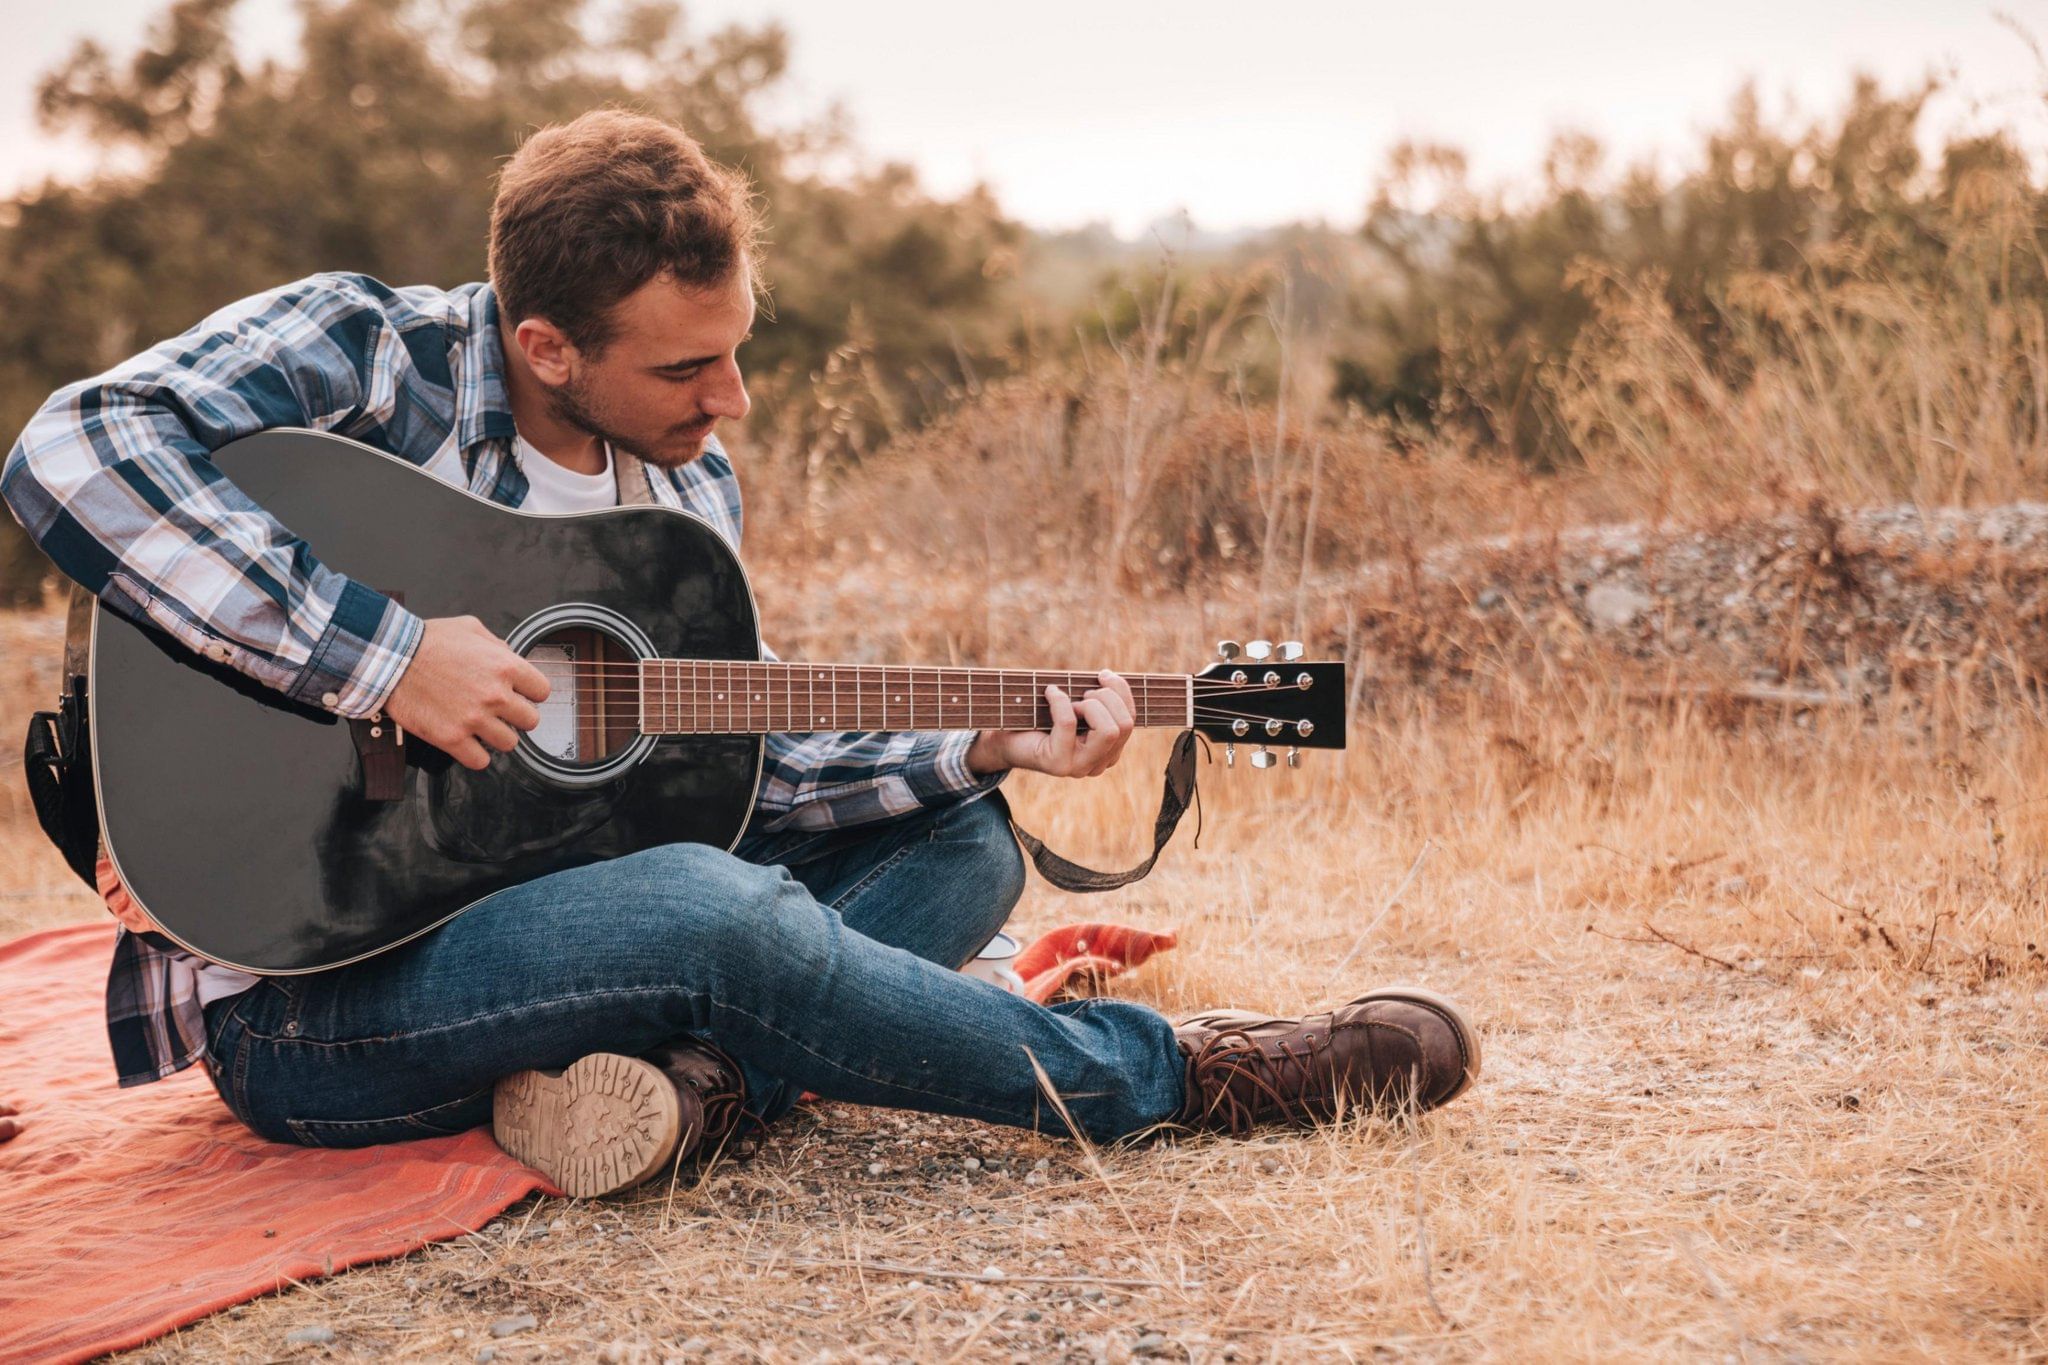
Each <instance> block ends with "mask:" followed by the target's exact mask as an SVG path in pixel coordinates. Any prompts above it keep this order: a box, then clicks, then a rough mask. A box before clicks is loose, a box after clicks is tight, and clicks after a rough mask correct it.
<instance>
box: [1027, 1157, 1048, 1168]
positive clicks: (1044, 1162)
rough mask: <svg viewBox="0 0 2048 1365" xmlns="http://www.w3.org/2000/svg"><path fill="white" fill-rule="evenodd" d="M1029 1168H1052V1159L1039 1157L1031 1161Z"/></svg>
mask: <svg viewBox="0 0 2048 1365" xmlns="http://www.w3.org/2000/svg"><path fill="white" fill-rule="evenodd" d="M1031 1169H1032V1170H1034V1171H1049V1170H1051V1169H1052V1161H1051V1160H1050V1159H1049V1158H1046V1157H1040V1158H1038V1160H1036V1161H1034V1162H1032V1163H1031Z"/></svg>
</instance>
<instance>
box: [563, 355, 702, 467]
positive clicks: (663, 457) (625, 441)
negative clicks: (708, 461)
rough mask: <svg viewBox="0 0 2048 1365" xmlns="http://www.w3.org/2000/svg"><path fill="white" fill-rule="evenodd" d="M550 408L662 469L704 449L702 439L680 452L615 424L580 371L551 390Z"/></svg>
mask: <svg viewBox="0 0 2048 1365" xmlns="http://www.w3.org/2000/svg"><path fill="white" fill-rule="evenodd" d="M547 400H548V410H549V412H551V413H552V414H553V415H554V416H555V418H556V419H557V420H559V421H563V422H567V423H568V424H569V425H570V426H572V427H575V428H576V429H577V430H579V431H582V432H585V433H586V434H588V435H591V436H595V437H596V438H597V439H598V440H600V441H603V442H605V443H606V444H608V445H610V446H611V448H612V449H614V450H623V451H625V452H626V453H627V454H628V455H631V456H633V457H634V458H635V459H639V460H643V461H645V462H646V463H648V464H651V465H654V466H656V467H658V468H662V469H672V468H674V467H675V466H677V465H684V464H688V463H689V462H690V461H692V460H694V459H696V458H697V457H698V456H699V455H701V454H703V453H704V444H703V441H702V440H701V439H700V440H699V441H698V442H697V443H696V445H695V447H694V448H693V449H691V450H690V451H689V453H688V454H684V455H678V454H676V453H675V452H674V451H673V450H667V451H659V450H655V449H654V448H653V447H651V446H649V445H648V444H647V442H646V440H645V438H643V437H639V436H629V435H627V434H626V433H625V432H623V431H621V430H619V428H618V427H617V426H616V425H614V420H615V419H614V418H613V417H612V415H611V414H610V413H609V412H606V411H605V410H604V408H603V406H602V405H600V404H599V403H597V402H595V401H593V399H592V397H591V393H590V387H589V385H588V384H586V383H585V382H584V379H583V376H581V375H577V376H575V377H573V378H571V379H570V380H569V381H568V382H566V383H563V384H558V385H556V386H555V387H553V388H551V389H549V390H548V391H547ZM710 434H711V424H710V423H708V422H707V423H706V424H705V426H704V435H706V436H709V435H710Z"/></svg>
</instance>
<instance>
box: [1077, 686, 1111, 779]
mask: <svg viewBox="0 0 2048 1365" xmlns="http://www.w3.org/2000/svg"><path fill="white" fill-rule="evenodd" d="M1075 709H1076V710H1077V711H1078V712H1080V715H1081V719H1083V720H1085V721H1087V722H1088V734H1087V736H1086V737H1085V738H1084V739H1082V741H1081V744H1080V755H1082V756H1085V761H1084V762H1083V763H1082V764H1081V766H1082V767H1084V768H1093V767H1094V766H1095V765H1096V764H1097V763H1099V762H1101V761H1102V755H1103V751H1104V750H1105V748H1107V749H1109V750H1110V751H1114V750H1115V747H1116V744H1117V742H1118V738H1119V736H1120V734H1121V731H1119V730H1118V728H1117V723H1116V717H1115V716H1113V715H1111V714H1110V710H1109V707H1108V706H1106V705H1104V704H1103V702H1102V701H1101V700H1100V699H1098V698H1096V697H1093V696H1090V697H1087V698H1085V699H1084V700H1083V701H1082V702H1081V704H1080V705H1079V706H1078V707H1076V708H1075Z"/></svg>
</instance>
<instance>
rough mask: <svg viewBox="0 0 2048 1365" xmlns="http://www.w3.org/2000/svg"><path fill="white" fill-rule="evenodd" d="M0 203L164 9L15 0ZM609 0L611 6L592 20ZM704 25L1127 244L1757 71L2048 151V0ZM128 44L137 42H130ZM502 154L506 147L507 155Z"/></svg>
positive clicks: (1220, 224)
mask: <svg viewBox="0 0 2048 1365" xmlns="http://www.w3.org/2000/svg"><path fill="white" fill-rule="evenodd" d="M5 3H6V8H7V9H8V10H9V11H12V12H11V13H10V14H9V15H8V42H7V43H6V44H5V46H4V48H0V192H4V191H7V190H12V189H14V188H16V187H18V186H20V185H21V184H23V183H24V182H28V181H32V180H34V179H36V178H38V177H39V176H40V175H41V174H43V173H45V172H47V171H50V170H52V169H59V168H62V167H64V166H66V165H76V164H78V162H79V157H80V152H79V150H78V149H77V148H75V147H66V146H62V145H57V144H53V143H51V142H50V141H48V140H47V139H45V138H43V137H42V136H41V135H40V134H39V133H38V132H37V131H36V129H35V125H34V119H33V111H32V108H31V102H32V92H33V89H34V81H35V78H36V76H37V74H38V73H39V72H41V71H43V70H44V69H46V68H47V67H49V66H50V65H51V64H52V63H53V62H55V61H56V60H57V59H58V58H59V57H61V56H62V55H63V54H64V53H66V52H67V51H68V50H69V49H70V47H71V45H72V44H73V43H74V42H75V41H76V40H77V39H78V38H79V37H82V36H84V35H86V34H88V33H90V34H93V35H96V36H98V37H99V38H100V40H101V41H102V42H103V43H105V44H106V45H108V46H109V47H110V48H111V49H112V50H113V51H114V52H115V53H116V54H117V55H119V56H125V55H126V54H127V53H128V52H130V51H132V49H133V47H134V44H135V41H136V39H137V38H138V37H139V35H140V32H141V30H142V28H143V26H144V24H145V22H146V21H147V20H148V18H150V17H151V16H153V15H154V14H156V13H157V12H158V11H159V10H160V9H161V8H162V6H163V0H77V3H73V4H68V5H50V4H30V3H28V2H27V0H5ZM604 5H605V0H594V7H595V8H599V9H602V8H603V7H604ZM687 13H688V15H689V17H690V20H691V23H692V24H693V25H694V26H696V27H697V28H698V29H700V30H701V29H703V28H705V27H708V26H715V25H718V24H721V23H725V22H731V21H748V22H751V21H755V20H758V19H761V18H767V17H773V18H778V19H780V20H782V21H783V23H784V24H785V25H786V26H787V27H788V29H789V30H790V32H791V34H792V36H793V39H794V63H793V65H794V72H793V79H792V80H791V81H790V83H789V84H790V87H791V88H790V90H789V91H788V92H787V94H786V96H785V98H784V100H783V101H782V102H781V112H783V113H786V114H791V115H794V114H799V113H811V112H816V111H818V110H821V109H823V108H824V107H826V106H827V105H828V104H829V103H831V102H834V101H837V102H839V103H840V104H842V105H843V106H844V107H845V108H846V110H847V111H848V112H849V113H850V114H851V116H852V120H853V127H854V131H855V134H856V137H857V139H858V140H859V142H860V143H861V144H862V145H863V147H864V148H866V149H867V150H868V151H869V152H870V153H871V154H873V155H874V156H876V157H878V158H879V157H888V158H891V159H895V160H902V161H908V162H910V163H911V164H912V165H914V166H916V167H917V168H918V169H919V171H920V172H921V173H922V175H923V177H924V179H925V181H926V183H927V184H928V185H930V186H931V187H932V188H934V189H935V190H938V191H940V192H946V193H951V192H957V191H960V190H963V189H965V188H967V187H968V186H970V185H972V184H974V183H975V182H977V181H986V182H987V183H989V184H990V185H992V186H993V187H994V188H995V190H996V193H997V194H998V196H999V198H1000V200H1001V202H1002V203H1003V205H1004V206H1005V207H1006V208H1007V209H1008V211H1009V212H1010V213H1012V214H1014V215H1015V216H1017V217H1020V218H1022V219H1024V220H1025V221H1027V222H1030V223H1033V224H1035V225H1038V226H1044V227H1064V226H1075V225H1079V224H1081V223H1085V222H1089V221H1096V220H1106V221H1108V222H1110V223H1112V224H1113V225H1114V226H1115V227H1117V228H1118V229H1119V230H1120V231H1123V232H1125V233H1127V234H1130V233H1136V232H1138V231H1140V230H1142V228H1143V227H1144V226H1145V225H1146V224H1147V223H1149V222H1151V221H1152V220H1154V219H1156V218H1158V217H1160V216H1162V215H1165V214H1168V213H1171V212H1173V211H1175V210H1177V209H1183V208H1184V209H1186V210H1187V211H1188V212H1189V213H1191V214H1192V216H1193V218H1194V220H1195V222H1196V223H1197V224H1199V225H1200V226H1202V227H1204V228H1208V229H1212V230H1224V229H1233V228H1241V227H1253V226H1262V225H1267V224H1272V223H1279V222H1285V221H1290V220H1299V219H1323V220H1326V221H1328V222H1331V223H1334V224H1351V223H1355V222H1356V221H1357V220H1358V218H1359V215H1360V212H1361V210H1362V208H1363V205H1364V203H1365V200H1366V197H1367V195H1368V193H1369V189H1370V185H1371V182H1372V179H1373V175H1374V173H1375V171H1376V170H1377V169H1378V167H1379V166H1380V164H1381V161H1382V158H1383V156H1384V154H1385V152H1386V149H1387V148H1388V147H1389V146H1391V145H1392V144H1393V143H1395V142H1396V141H1398V140H1400V139H1401V138H1404V137H1416V138H1429V139H1433V140H1437V141H1447V142H1451V143H1454V144H1457V145H1460V146H1463V147H1464V148H1466V150H1467V151H1468V152H1470V153H1471V155H1472V157H1473V162H1474V166H1475V169H1476V171H1477V173H1478V174H1479V175H1480V177H1481V178H1482V179H1483V180H1487V181H1495V182H1507V183H1512V182H1514V181H1517V180H1521V179H1525V178H1526V177H1529V176H1531V175H1533V174H1534V172H1535V170H1536V168H1537V167H1538V165H1539V164H1540V158H1541V154H1542V150H1543V147H1544V144H1545V142H1546V141H1547V139H1548V137H1549V135H1550V133H1551V132H1552V131H1553V130H1555V129H1557V128H1559V127H1564V126H1571V127H1576V128H1581V129H1584V130H1587V131H1590V132H1593V133H1595V134H1596V135H1598V136H1600V137H1601V138H1602V139H1603V140H1605V141H1606V142H1608V143H1609V144H1610V146H1612V147H1614V148H1615V149H1616V150H1617V151H1618V152H1619V153H1621V154H1622V155H1623V156H1624V157H1626V156H1631V155H1637V154H1658V155H1661V156H1662V157H1663V158H1664V159H1665V160H1666V162H1667V164H1674V165H1675V164H1677V162H1678V160H1679V159H1680V158H1681V157H1683V156H1685V155H1687V154H1688V153H1689V151H1690V149H1691V148H1692V147H1693V146H1694V145H1695V144H1696V142H1697V137H1696V134H1697V133H1698V131H1699V130H1701V129H1703V128H1705V127H1708V126H1710V125H1711V124H1713V123H1714V122H1715V121H1716V120H1717V119H1718V118H1719V116H1720V115H1721V113H1722V112H1723V111H1724V110H1725V108H1726V106H1727V103H1728V99H1729V97H1730V96H1731V95H1732V94H1733V92H1734V91H1735V89H1736V88H1737V87H1738V85H1740V83H1741V82H1742V81H1743V80H1744V79H1745V78H1747V77H1753V78H1754V79H1755V80H1756V81H1757V83H1758V86H1759V89H1760V91H1761V92H1762V94H1763V96H1764V98H1765V101H1766V105H1767V107H1769V108H1774V109H1777V108H1782V107H1784V106H1785V105H1786V104H1787V103H1788V102H1789V103H1791V104H1793V105H1794V106H1796V107H1797V108H1799V109H1802V110H1804V111H1807V112H1809V113H1813V112H1820V111H1827V110H1832V109H1834V108H1835V107H1837V106H1838V105H1839V103H1840V102H1841V100H1842V99H1843V97H1844V95H1845V94H1846V92H1847V90H1848V87H1849V80H1850V73H1851V72H1852V71H1853V70H1856V69H1862V70H1866V71H1870V72H1873V73H1875V74H1877V75H1879V76H1881V77H1883V78H1885V79H1886V80H1887V81H1888V82H1889V83H1891V84H1893V85H1894V86H1896V85H1899V84H1902V83H1904V82H1906V81H1908V80H1910V79H1913V78H1915V77H1917V76H1919V75H1921V74H1922V73H1925V72H1927V71H1929V70H1930V69H1932V70H1942V71H1947V70H1954V71H1955V72H1956V73H1957V74H1958V76H1959V86H1960V93H1959V94H1958V95H1957V96H1956V97H1953V98H1950V99H1947V100H1945V101H1944V102H1942V103H1941V104H1940V105H1939V106H1937V108H1936V110H1935V111H1934V113H1935V116H1934V118H1933V119H1932V120H1931V126H1932V131H1934V132H1936V133H1943V132H1949V131H1953V130H1957V129H1964V128H1983V127H1987V126H1993V125H1997V126H2007V127H2012V128H2014V129H2016V130H2017V131H2019V132H2020V133H2021V135H2022V136H2023V138H2024V139H2025V140H2026V142H2027V144H2028V145H2029V146H2030V147H2031V148H2033V149H2034V150H2035V152H2036V154H2037V155H2044V154H2048V113H2044V106H2043V101H2042V92H2043V91H2044V90H2048V75H2044V74H2043V72H2042V71H2041V69H2040V67H2039V64H2038V62H2037V59H2036V57H2035V56H2034V54H2033V53H2032V52H2030V51H2029V50H2028V47H2027V45H2026V43H2025V42H2024V41H2022V40H2021V39H2020V38H2019V37H2018V36H2016V35H2015V34H2014V33H2013V31H2012V30H2011V29H2010V28H2009V27H2007V26H2005V25H2003V24H2001V23H2000V21H1999V16H2000V15H2004V16H2008V17H2009V18H2010V19H2011V20H2012V21H2014V22H2015V23H2017V24H2018V25H2019V26H2020V27H2021V28H2024V29H2026V30H2027V31H2029V32H2030V33H2032V34H2033V35H2034V36H2035V38H2036V39H2037V41H2039V42H2041V43H2042V44H2043V45H2044V46H2048V0H1998V2H1997V3H1994V4H1984V3H1978V0H1719V3H1715V4H1711V5H1709V4H1702V3H1699V0H1686V2H1685V3H1669V2H1668V0H1553V3H1549V4H1543V5H1531V4H1528V3H1526V0H1467V2H1466V3H1463V4H1457V3H1450V4H1444V3H1439V4H1434V5H1431V4H1421V3H1415V0H1407V3H1403V4H1398V5H1396V4H1388V3H1385V0H1348V2H1347V0H1266V3H1245V0H1233V2H1232V3H1221V0H1177V3H1171V4H1166V3H1161V4H1140V3H1131V2H1129V0H1093V2H1092V3H1089V2H1087V0H1037V3H1035V4H1033V5H1031V6H1029V7H1025V6H1015V5H983V4H973V3H958V2H957V0H955V2H954V3H944V4H940V3H934V2H933V0H862V3H858V4H849V3H847V0H692V2H691V3H690V4H689V5H688V8H687ZM237 24H238V27H237V33H238V38H239V41H240V42H241V44H242V45H243V47H244V50H245V51H248V52H252V53H265V52H275V53H288V52H290V51H292V50H293V49H294V45H295V36H296V31H297V21H296V16H295V14H294V12H293V10H292V7H291V5H290V3H289V0H242V9H241V13H240V16H239V18H238V21H237ZM124 35H135V36H132V37H131V36H124ZM508 150H509V149H508Z"/></svg>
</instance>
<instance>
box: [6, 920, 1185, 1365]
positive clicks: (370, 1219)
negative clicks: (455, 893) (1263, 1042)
mask: <svg viewBox="0 0 2048 1365" xmlns="http://www.w3.org/2000/svg"><path fill="white" fill-rule="evenodd" d="M113 932H114V927H113V925H111V924H104V925H102V924H88V925H80V926H77V927H75V928H67V929H51V930H47V931H45V932H43V933H40V934H31V935H29V936H28V937H26V938H21V939H17V940H15V941H14V942H12V943H7V944H0V1097H4V1098H6V1099H9V1100H11V1101H13V1102H14V1103H15V1104H17V1105H18V1106H19V1107H20V1109H21V1118H22V1123H23V1130H22V1134H21V1136H20V1137H17V1138H15V1139H14V1140H13V1141H11V1142H4V1143H0V1362H9V1361H19V1360H38V1361H41V1360H59V1361H75V1360H86V1359H89V1358H90V1357H92V1356H96V1355H100V1354H102V1353H104V1352H107V1351H118V1350H121V1349H123V1348H125V1347H129V1346H137V1345H140V1344H141V1343H143V1342H145V1341H148V1340H150V1339H151V1338H153V1337H157V1336H160V1335H162V1334H163V1333H165V1332H168V1331H170V1330H171V1329H172V1328H173V1327H182V1326H183V1325H184V1324H186V1323H188V1322H193V1321H196V1320H197V1319H199V1318H203V1317H205V1316H206V1315H207V1314H208V1313H212V1312H217V1311H218V1310H220V1309H222V1308H226V1307H228V1306H229V1305H230V1304H236V1303H241V1302H243V1301H244V1300H246V1299H253V1298H255V1297H256V1296H257V1295H258V1294H266V1293H269V1292H270V1291H272V1290H275V1289H282V1288H283V1287H284V1286H285V1285H286V1284H288V1283H290V1282H291V1281H292V1280H310V1279H316V1278H318V1277H319V1276H321V1275H331V1274H333V1273H334V1272H335V1271H337V1270H341V1269H343V1268H345V1267H348V1266H352V1265H357V1264H360V1263H362V1262H364V1261H376V1260H382V1259H385V1258H388V1257H392V1256H401V1255H404V1254H405V1253H406V1252H408V1251H412V1250H415V1249H416V1248H418V1247H420V1246H423V1245H425V1244H426V1243H428V1242H433V1241H440V1240H443V1239H446V1238H450V1237H459V1236H461V1235H462V1234H464V1233H466V1232H472V1231H474V1230H475V1229H476V1228H478V1227H479V1226H481V1225H482V1224H483V1223H484V1222H486V1221H487V1220H488V1219H490V1218H491V1217H492V1216H493V1215H495V1214H497V1213H499V1212H501V1211H503V1210H504V1209H505V1208H506V1207H507V1206H509V1205H511V1204H513V1203H515V1202H517V1201H518V1200H520V1199H522V1198H524V1197H525V1196H526V1195H528V1194H530V1193H532V1192H533V1191H535V1190H540V1191H543V1192H546V1193H549V1194H553V1193H556V1191H555V1190H554V1189H553V1187H551V1186H550V1185H548V1184H547V1182H546V1181H545V1180H543V1179H542V1178H541V1177H540V1176H539V1175H538V1174H537V1173H535V1172H533V1171H530V1170H528V1169H527V1168H526V1167H524V1166H521V1165H519V1164H518V1163H517V1162H515V1161H513V1160H512V1158H510V1157H508V1156H506V1155H505V1154H504V1153H503V1152H501V1151H499V1150H498V1146H497V1144H496V1143H494V1142H492V1141H491V1138H490V1134H489V1133H488V1132H487V1131H486V1130H484V1129H481V1128H479V1129H476V1130H474V1131H472V1132H468V1133H464V1134H463V1135H462V1136H460V1137H452V1138H428V1139H426V1140H424V1141H420V1142H405V1143H398V1144H395V1145H393V1146H388V1147H368V1148H361V1149H358V1150H354V1151H330V1150H326V1149H323V1148H309V1147H291V1146H284V1145H280V1144H278V1143H271V1142H264V1141H263V1140H261V1139H260V1138H257V1137H256V1136H255V1135H253V1134H251V1133H250V1132H249V1131H248V1130H247V1129H245V1128H243V1127H242V1126H241V1125H240V1124H239V1123H237V1122H235V1120H234V1119H233V1118H232V1117H231V1116H230V1115H229V1114H228V1111H227V1109H226V1108H225V1107H224V1106H223V1105H222V1104H221V1102H220V1100H219V1099H218V1098H217V1097H216V1096H215V1095H214V1093H213V1089H212V1087H211V1086H210V1085H209V1084H208V1082H207V1079H206V1076H205V1074H204V1072H203V1070H202V1069H201V1068H199V1067H191V1068H188V1069H187V1070H185V1071H183V1072H180V1073H179V1074H178V1075H176V1076H173V1077H171V1078H170V1079H169V1080H164V1081H158V1082H157V1083H156V1084H154V1085H145V1086H141V1087H138V1088H136V1089H133V1090H122V1089H120V1088H118V1087H117V1086H116V1085H115V1084H114V1072H113V1064H112V1063H111V1062H110V1061H109V1059H108V1055H107V1031H106V1014H105V1009H106V1006H105V1000H104V989H105V982H106V971H107V960H108V957H109V955H110V953H111V945H112V940H113ZM1172 946H1173V935H1172V934H1151V933H1146V932H1144V931H1143V930H1137V929H1130V928H1126V927H1124V926H1121V925H1111V924H1072V925H1067V926H1065V927H1064V928H1060V929H1055V930H1053V931H1052V932H1050V933H1048V934H1045V935H1043V936H1042V937H1041V938H1039V939H1038V940H1037V941H1036V942H1035V943H1033V944H1032V945H1031V946H1030V947H1029V948H1026V949H1025V950H1024V952H1023V953H1022V954H1021V955H1020V956H1019V958H1018V959H1017V967H1018V970H1019V971H1020V972H1021V973H1022V974H1023V976H1024V978H1025V980H1026V981H1027V982H1028V983H1029V993H1030V994H1031V996H1032V998H1034V999H1037V1000H1041V1001H1042V1000H1045V999H1048V998H1049V997H1051V996H1052V995H1053V994H1054V993H1055V992H1056V991H1058V990H1060V989H1061V988H1062V987H1063V986H1075V985H1079V986H1083V987H1084V988H1085V986H1086V985H1088V984H1092V981H1093V980H1099V979H1100V978H1102V977H1106V976H1113V975H1115V974H1117V973H1118V972H1120V971H1123V970H1125V969H1127V968H1130V967H1134V966H1136V965H1137V964H1138V963H1140V962H1143V961H1144V960H1145V959H1146V958H1147V957H1150V956H1151V955H1152V954H1153V953H1155V952H1158V951H1160V950H1162V949H1166V948H1170V947H1172Z"/></svg>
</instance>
